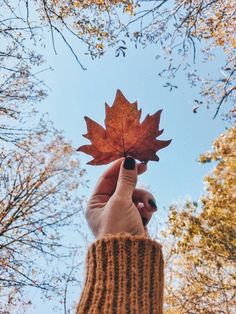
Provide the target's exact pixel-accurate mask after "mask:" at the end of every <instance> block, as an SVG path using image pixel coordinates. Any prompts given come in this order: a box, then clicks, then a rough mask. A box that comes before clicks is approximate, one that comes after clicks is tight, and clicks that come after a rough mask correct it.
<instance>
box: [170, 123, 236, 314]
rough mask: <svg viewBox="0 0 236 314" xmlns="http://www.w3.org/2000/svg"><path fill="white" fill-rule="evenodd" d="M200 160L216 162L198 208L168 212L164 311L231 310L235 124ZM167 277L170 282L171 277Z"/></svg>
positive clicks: (235, 280)
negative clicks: (168, 256) (169, 239)
mask: <svg viewBox="0 0 236 314" xmlns="http://www.w3.org/2000/svg"><path fill="white" fill-rule="evenodd" d="M200 161H201V162H202V163H206V162H211V161H216V162H217V165H216V166H215V168H214V170H213V172H212V173H211V174H209V175H208V176H207V177H206V178H205V183H206V194H205V195H204V196H203V197H202V199H201V202H200V204H201V207H200V208H199V207H198V204H197V203H195V202H187V203H186V204H185V206H184V208H183V209H182V210H181V211H178V210H177V208H176V206H173V207H172V208H171V212H170V215H169V224H170V229H169V236H170V235H172V236H173V237H174V239H175V241H176V244H175V247H174V249H173V250H172V260H171V262H170V264H171V270H170V276H169V279H168V283H167V292H168V293H167V303H168V308H169V310H168V311H167V313H176V312H175V311H174V310H176V311H178V310H180V313H181V314H184V313H186V314H187V313H190V312H191V313H200V314H206V313H209V314H210V313H216V314H220V313H225V314H226V313H227V314H233V313H234V310H235V306H236V302H235V285H236V277H235V270H236V269H235V266H236V264H235V260H236V207H235V204H236V127H233V128H231V129H230V130H228V131H227V132H226V133H225V134H223V135H221V136H220V137H219V138H218V139H217V140H216V141H215V143H214V150H213V152H208V153H206V154H204V155H202V156H200ZM171 277H172V278H173V282H172V279H171Z"/></svg>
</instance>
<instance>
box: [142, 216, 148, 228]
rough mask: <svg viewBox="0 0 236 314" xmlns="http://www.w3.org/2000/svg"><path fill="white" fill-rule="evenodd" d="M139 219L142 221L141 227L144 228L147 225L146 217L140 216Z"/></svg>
mask: <svg viewBox="0 0 236 314" xmlns="http://www.w3.org/2000/svg"><path fill="white" fill-rule="evenodd" d="M141 219H142V222H143V225H144V227H145V226H146V225H147V224H148V220H147V218H146V217H142V216H141Z"/></svg>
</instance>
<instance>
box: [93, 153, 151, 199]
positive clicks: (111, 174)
mask: <svg viewBox="0 0 236 314" xmlns="http://www.w3.org/2000/svg"><path fill="white" fill-rule="evenodd" d="M123 160H124V157H122V158H120V159H118V160H116V161H115V162H114V163H113V164H112V165H111V166H110V167H109V168H108V169H107V170H106V171H105V172H104V173H103V174H102V176H101V177H100V178H99V180H98V182H97V185H96V187H95V189H94V192H93V195H98V194H99V195H108V196H111V195H112V194H113V193H114V191H115V188H116V183H117V180H118V176H119V171H120V166H121V163H122V161H123ZM137 166H138V174H142V173H143V172H145V171H146V170H147V164H145V163H139V164H138V165H137Z"/></svg>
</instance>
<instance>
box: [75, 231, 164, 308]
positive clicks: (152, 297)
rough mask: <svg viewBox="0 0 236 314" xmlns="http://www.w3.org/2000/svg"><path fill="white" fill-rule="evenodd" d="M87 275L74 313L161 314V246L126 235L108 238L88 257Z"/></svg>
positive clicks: (120, 234) (151, 241) (89, 253)
mask: <svg viewBox="0 0 236 314" xmlns="http://www.w3.org/2000/svg"><path fill="white" fill-rule="evenodd" d="M86 265H87V266H86V267H87V275H86V280H85V285H84V289H83V292H82V295H81V299H80V302H79V305H78V307H77V312H76V313H77V314H86V313H88V314H92V313H93V314H97V313H101V314H123V313H124V314H162V313H163V282H164V278H163V268H164V267H163V257H162V250H161V246H160V244H158V243H157V242H156V241H153V240H151V239H149V238H147V237H144V236H132V235H130V234H128V233H119V234H115V235H107V236H105V237H103V238H101V239H99V240H97V241H96V242H95V243H93V244H92V245H91V246H90V248H89V250H88V254H87V261H86Z"/></svg>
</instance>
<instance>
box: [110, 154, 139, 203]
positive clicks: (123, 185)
mask: <svg viewBox="0 0 236 314" xmlns="http://www.w3.org/2000/svg"><path fill="white" fill-rule="evenodd" d="M137 175H138V171H137V165H136V162H135V160H134V159H133V158H132V157H126V158H125V159H124V161H123V162H122V164H121V167H120V172H119V178H118V181H117V186H116V190H115V194H116V195H117V196H122V197H124V198H130V199H131V198H132V195H133V192H134V189H135V186H136V183H137Z"/></svg>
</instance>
